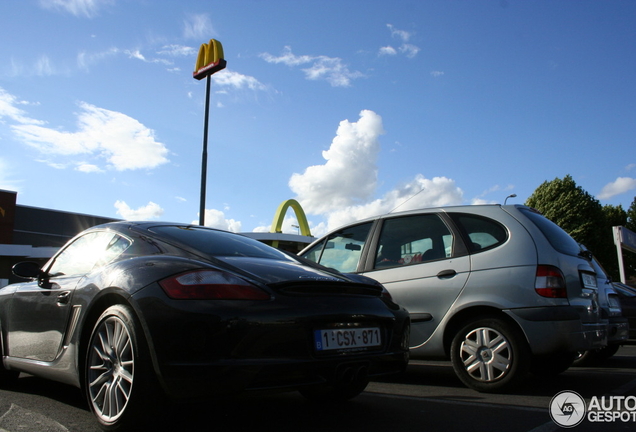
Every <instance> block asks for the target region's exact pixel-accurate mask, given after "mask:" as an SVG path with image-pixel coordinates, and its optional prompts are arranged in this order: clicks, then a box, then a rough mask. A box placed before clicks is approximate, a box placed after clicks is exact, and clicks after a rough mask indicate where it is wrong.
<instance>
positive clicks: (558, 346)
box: [505, 306, 608, 355]
mask: <svg viewBox="0 0 636 432" xmlns="http://www.w3.org/2000/svg"><path fill="white" fill-rule="evenodd" d="M505 312H507V313H508V315H510V316H511V317H512V318H513V319H514V320H515V321H517V323H519V325H520V327H521V329H522V330H523V332H524V333H525V335H526V338H527V339H528V343H529V344H530V350H531V351H532V353H533V354H534V355H550V354H557V353H562V352H579V351H587V350H594V349H599V348H603V347H604V346H606V345H607V339H608V336H607V334H608V327H607V322H603V321H601V322H598V323H582V322H581V319H580V318H579V314H578V312H577V311H576V310H575V309H574V308H573V307H570V306H554V307H540V308H522V309H511V310H507V311H505Z"/></svg>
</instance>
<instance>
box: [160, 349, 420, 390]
mask: <svg viewBox="0 0 636 432" xmlns="http://www.w3.org/2000/svg"><path fill="white" fill-rule="evenodd" d="M407 363H408V353H406V354H405V353H404V352H399V353H392V354H381V355H377V356H373V357H371V356H364V357H358V358H356V357H350V358H347V357H339V358H333V359H328V360H327V359H321V360H308V361H302V360H297V359H259V360H258V361H250V360H219V361H216V362H211V363H209V364H200V363H199V364H165V365H163V366H162V376H163V384H164V389H165V390H166V393H167V394H168V396H170V397H171V398H174V399H180V400H183V399H191V398H197V399H198V398H210V397H215V396H216V397H225V396H232V395H237V394H240V393H243V392H248V391H263V390H265V391H267V390H297V389H299V388H302V387H304V386H310V385H315V384H323V383H327V384H329V383H336V382H341V381H343V380H351V379H355V378H357V377H360V378H363V377H368V378H373V377H380V376H384V375H390V374H397V373H400V372H403V371H404V370H405V368H406V365H407Z"/></svg>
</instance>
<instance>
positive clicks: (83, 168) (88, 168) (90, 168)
mask: <svg viewBox="0 0 636 432" xmlns="http://www.w3.org/2000/svg"><path fill="white" fill-rule="evenodd" d="M75 169H76V170H77V171H80V172H84V173H94V172H97V173H99V172H104V170H102V169H101V168H100V167H98V166H97V165H93V164H89V163H85V162H81V163H79V164H77V167H75Z"/></svg>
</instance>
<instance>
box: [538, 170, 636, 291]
mask: <svg viewBox="0 0 636 432" xmlns="http://www.w3.org/2000/svg"><path fill="white" fill-rule="evenodd" d="M526 205H528V206H530V207H534V208H536V209H537V210H539V211H540V212H541V213H543V215H544V216H545V217H547V218H548V219H550V220H551V221H552V222H554V223H556V224H557V225H559V226H560V227H561V228H563V229H564V230H565V231H566V232H567V233H568V234H570V235H571V236H572V237H573V238H574V239H575V240H576V241H578V242H579V243H582V244H584V245H585V246H586V247H587V248H588V249H589V250H590V251H592V253H593V254H594V256H595V257H596V259H597V260H598V261H599V262H600V263H601V265H602V266H603V267H604V268H605V270H606V271H607V272H608V273H609V275H610V276H611V277H612V279H614V280H616V279H617V278H618V277H619V272H618V258H617V256H616V247H615V246H614V240H613V235H612V226H614V225H613V224H615V223H618V225H624V224H625V223H626V212H625V210H623V208H622V207H621V206H618V207H616V206H611V205H608V206H605V207H603V206H602V205H601V203H600V202H599V201H598V200H597V199H596V198H594V197H593V196H592V195H590V194H589V193H588V192H586V191H585V190H584V189H583V188H582V187H580V186H577V184H576V182H575V181H574V179H572V176H570V175H566V176H565V177H564V178H563V179H560V178H555V179H554V180H552V181H545V182H543V183H542V184H541V185H540V186H539V187H538V188H537V189H536V190H535V191H534V192H533V193H532V195H530V197H529V198H528V199H527V201H526ZM635 210H636V208H635Z"/></svg>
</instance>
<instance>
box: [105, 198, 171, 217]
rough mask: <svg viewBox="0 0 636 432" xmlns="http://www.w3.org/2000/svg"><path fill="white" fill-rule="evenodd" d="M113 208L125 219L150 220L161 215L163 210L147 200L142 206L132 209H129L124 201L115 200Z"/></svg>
mask: <svg viewBox="0 0 636 432" xmlns="http://www.w3.org/2000/svg"><path fill="white" fill-rule="evenodd" d="M115 208H116V209H117V214H118V215H120V216H121V217H122V218H123V219H125V220H150V219H158V218H160V217H161V216H162V215H163V212H164V210H163V209H162V208H161V207H160V206H159V205H158V204H155V203H153V202H152V201H149V202H148V204H146V205H145V206H143V207H139V208H138V209H136V210H134V209H131V208H130V206H129V205H128V204H126V203H125V202H124V201H116V202H115Z"/></svg>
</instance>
